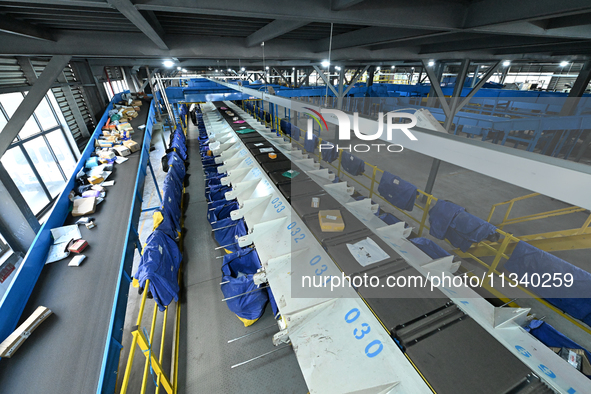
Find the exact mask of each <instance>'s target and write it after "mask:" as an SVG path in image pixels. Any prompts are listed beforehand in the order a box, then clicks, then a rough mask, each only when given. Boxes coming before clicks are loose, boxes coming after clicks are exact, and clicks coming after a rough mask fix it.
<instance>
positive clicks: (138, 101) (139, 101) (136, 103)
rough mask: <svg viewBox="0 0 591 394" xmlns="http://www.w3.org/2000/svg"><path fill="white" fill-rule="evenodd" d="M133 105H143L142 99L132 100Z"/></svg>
mask: <svg viewBox="0 0 591 394" xmlns="http://www.w3.org/2000/svg"><path fill="white" fill-rule="evenodd" d="M131 105H133V106H134V107H140V106H141V105H142V100H133V101H132V102H131Z"/></svg>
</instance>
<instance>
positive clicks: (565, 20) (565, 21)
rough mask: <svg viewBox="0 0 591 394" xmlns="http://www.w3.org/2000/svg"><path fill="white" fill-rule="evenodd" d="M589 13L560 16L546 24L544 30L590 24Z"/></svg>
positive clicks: (590, 16)
mask: <svg viewBox="0 0 591 394" xmlns="http://www.w3.org/2000/svg"><path fill="white" fill-rule="evenodd" d="M590 18H591V13H589V12H587V13H584V14H578V15H569V16H561V17H558V18H552V19H550V20H549V21H548V23H546V26H545V27H546V29H558V28H561V27H572V26H580V25H588V24H590V23H591V22H590V20H589V19H590Z"/></svg>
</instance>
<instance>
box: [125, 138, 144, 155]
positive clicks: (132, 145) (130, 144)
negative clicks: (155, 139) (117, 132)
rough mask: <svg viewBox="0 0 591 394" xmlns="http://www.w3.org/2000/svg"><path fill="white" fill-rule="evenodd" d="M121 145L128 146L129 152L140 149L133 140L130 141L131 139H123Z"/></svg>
mask: <svg viewBox="0 0 591 394" xmlns="http://www.w3.org/2000/svg"><path fill="white" fill-rule="evenodd" d="M123 145H125V146H126V147H128V148H129V150H130V151H131V153H133V152H137V151H138V150H140V146H139V144H138V143H137V142H135V141H132V140H128V141H123Z"/></svg>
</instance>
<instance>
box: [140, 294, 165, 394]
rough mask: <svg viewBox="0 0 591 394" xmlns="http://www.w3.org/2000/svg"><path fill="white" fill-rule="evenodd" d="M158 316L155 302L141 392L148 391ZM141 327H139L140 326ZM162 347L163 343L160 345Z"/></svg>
mask: <svg viewBox="0 0 591 394" xmlns="http://www.w3.org/2000/svg"><path fill="white" fill-rule="evenodd" d="M157 316H158V305H156V304H154V314H153V315H152V325H151V327H150V342H149V344H148V348H149V350H148V354H146V364H145V365H144V376H143V378H142V388H141V390H140V394H145V393H146V385H147V383H148V375H149V372H150V361H151V357H150V356H151V353H152V347H153V346H154V329H155V328H156V317H157ZM138 328H139V327H138ZM160 347H161V348H162V347H163V345H160Z"/></svg>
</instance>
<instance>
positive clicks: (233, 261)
mask: <svg viewBox="0 0 591 394" xmlns="http://www.w3.org/2000/svg"><path fill="white" fill-rule="evenodd" d="M260 267H261V262H260V260H259V258H258V255H257V253H256V251H255V250H254V249H252V248H250V249H249V250H240V251H237V252H235V253H231V254H228V255H226V256H224V265H223V266H222V274H223V276H222V282H224V284H223V285H221V289H222V293H223V294H224V298H230V297H235V298H232V299H229V300H227V301H226V304H227V305H228V308H229V309H230V310H231V311H232V312H233V313H235V314H236V316H238V318H240V320H241V321H242V322H243V323H244V325H245V326H247V327H248V326H250V325H251V324H253V323H254V322H255V321H256V320H258V319H259V318H260V317H261V316H262V314H263V313H264V312H265V306H266V305H267V301H268V300H269V296H268V293H267V291H266V288H260V287H259V286H257V285H255V284H254V282H253V279H252V277H253V274H254V273H256V271H257V270H258V269H259V268H260ZM236 296H238V297H236Z"/></svg>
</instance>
